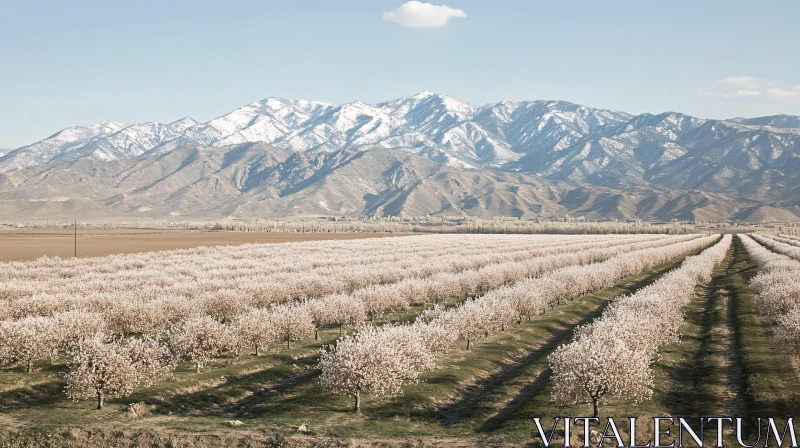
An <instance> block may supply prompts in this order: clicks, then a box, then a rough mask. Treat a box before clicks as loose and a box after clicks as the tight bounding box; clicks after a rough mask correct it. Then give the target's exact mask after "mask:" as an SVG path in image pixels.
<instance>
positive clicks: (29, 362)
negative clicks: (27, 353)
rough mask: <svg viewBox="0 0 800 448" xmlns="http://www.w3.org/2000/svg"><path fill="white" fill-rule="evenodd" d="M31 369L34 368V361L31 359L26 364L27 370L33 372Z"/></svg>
mask: <svg viewBox="0 0 800 448" xmlns="http://www.w3.org/2000/svg"><path fill="white" fill-rule="evenodd" d="M31 370H33V362H32V361H31V360H30V359H29V360H28V363H27V364H26V365H25V371H26V372H28V373H31Z"/></svg>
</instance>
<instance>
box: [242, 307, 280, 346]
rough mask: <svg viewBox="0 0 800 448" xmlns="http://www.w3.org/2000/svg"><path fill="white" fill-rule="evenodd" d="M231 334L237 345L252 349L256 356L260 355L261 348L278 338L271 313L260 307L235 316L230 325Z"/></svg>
mask: <svg viewBox="0 0 800 448" xmlns="http://www.w3.org/2000/svg"><path fill="white" fill-rule="evenodd" d="M231 334H232V335H233V336H234V337H235V338H236V340H237V344H236V345H238V346H239V347H242V348H247V349H254V350H255V355H256V356H261V349H263V348H265V347H267V346H268V345H269V344H271V343H272V342H275V341H276V340H277V338H278V335H277V332H276V329H275V325H274V324H273V322H272V314H271V313H270V312H269V311H268V310H265V309H262V308H252V309H251V310H250V311H248V312H246V313H244V314H240V315H238V316H236V317H235V318H234V320H233V323H232V326H231Z"/></svg>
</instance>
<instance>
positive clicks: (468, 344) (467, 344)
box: [467, 338, 469, 350]
mask: <svg viewBox="0 0 800 448" xmlns="http://www.w3.org/2000/svg"><path fill="white" fill-rule="evenodd" d="M467 350H469V338H467Z"/></svg>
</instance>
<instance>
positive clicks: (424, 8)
mask: <svg viewBox="0 0 800 448" xmlns="http://www.w3.org/2000/svg"><path fill="white" fill-rule="evenodd" d="M454 17H460V18H464V17H467V13H465V12H464V11H462V10H460V9H455V8H451V7H449V6H445V5H432V4H430V3H423V2H420V1H416V0H413V1H410V2H407V3H404V4H403V5H401V6H400V7H399V8H397V9H395V10H394V11H389V12H385V13H383V20H386V21H387V22H395V23H399V24H400V25H402V26H404V27H406V28H438V27H442V26H445V25H447V22H449V21H450V19H452V18H454Z"/></svg>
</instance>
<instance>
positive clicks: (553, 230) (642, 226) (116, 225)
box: [5, 217, 800, 235]
mask: <svg viewBox="0 0 800 448" xmlns="http://www.w3.org/2000/svg"><path fill="white" fill-rule="evenodd" d="M5 225H6V226H7V227H12V228H20V227H25V228H30V227H33V228H37V229H54V228H55V229H71V228H72V227H73V226H74V225H75V223H74V222H58V221H49V222H47V223H42V222H36V223H19V224H18V223H6V224H5ZM77 226H78V229H79V230H87V229H88V230H104V229H105V230H115V229H151V230H189V231H234V232H289V233H296V232H297V233H299V232H322V233H340V232H345V233H355V232H358V233H509V234H630V233H642V234H670V235H678V234H687V233H704V232H714V233H745V232H767V233H783V234H787V235H800V225H798V224H793V223H786V224H781V223H772V224H764V225H749V224H731V223H687V222H670V223H653V222H647V221H599V222H589V221H585V220H582V219H564V220H560V221H546V220H519V219H516V218H508V217H496V218H448V217H424V218H398V217H391V218H375V219H355V218H351V219H347V218H327V217H325V218H306V219H303V218H295V219H286V220H279V219H225V220H209V221H188V220H187V221H137V222H113V223H80V222H78V223H77Z"/></svg>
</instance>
